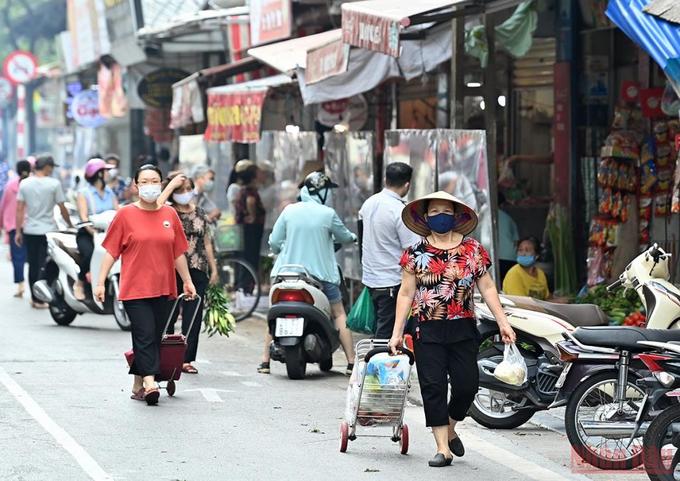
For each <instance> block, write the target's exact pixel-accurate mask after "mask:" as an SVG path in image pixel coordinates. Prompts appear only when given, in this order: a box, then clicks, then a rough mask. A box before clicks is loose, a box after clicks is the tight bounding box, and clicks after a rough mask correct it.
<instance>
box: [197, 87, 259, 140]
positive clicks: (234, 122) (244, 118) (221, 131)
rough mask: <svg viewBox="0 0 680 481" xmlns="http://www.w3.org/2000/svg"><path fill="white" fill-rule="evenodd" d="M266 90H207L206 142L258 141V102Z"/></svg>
mask: <svg viewBox="0 0 680 481" xmlns="http://www.w3.org/2000/svg"><path fill="white" fill-rule="evenodd" d="M266 97H267V89H263V90H252V91H248V92H234V93H208V128H207V129H206V130H205V140H207V141H208V142H223V141H230V142H241V143H254V142H257V141H259V140H260V122H261V119H262V105H263V104H264V100H265V98H266Z"/></svg>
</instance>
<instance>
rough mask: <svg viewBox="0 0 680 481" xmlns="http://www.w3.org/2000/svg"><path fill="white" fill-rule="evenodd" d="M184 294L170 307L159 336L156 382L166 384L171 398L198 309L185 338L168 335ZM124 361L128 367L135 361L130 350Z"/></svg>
mask: <svg viewBox="0 0 680 481" xmlns="http://www.w3.org/2000/svg"><path fill="white" fill-rule="evenodd" d="M184 297H185V296H184V294H180V295H179V296H178V297H177V299H176V300H175V303H174V304H173V305H172V309H171V310H170V315H169V316H168V322H166V323H165V328H164V329H163V334H162V336H161V347H160V374H158V375H156V381H157V382H159V383H160V382H166V385H165V390H166V391H167V392H168V396H173V395H174V394H175V391H176V389H177V385H176V384H175V381H178V380H179V378H180V376H181V375H182V365H183V364H184V355H185V354H186V351H187V336H188V335H189V333H190V332H191V328H192V327H193V325H194V322H196V316H197V314H198V311H199V309H195V310H194V315H193V317H192V318H191V323H190V324H189V329H188V330H187V336H185V335H184V334H182V333H181V331H180V334H168V329H169V328H170V323H171V322H172V318H173V317H174V315H175V312H176V311H177V308H178V307H179V301H181V300H182V299H184ZM192 301H193V302H199V303H200V302H201V301H202V299H201V296H199V295H196V297H195V298H194V299H192ZM125 359H127V362H128V366H132V363H133V362H134V360H135V354H134V352H133V351H132V350H130V351H128V352H126V353H125Z"/></svg>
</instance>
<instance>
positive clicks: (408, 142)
mask: <svg viewBox="0 0 680 481" xmlns="http://www.w3.org/2000/svg"><path fill="white" fill-rule="evenodd" d="M385 142H386V146H385V154H384V162H383V165H384V167H387V165H388V164H390V163H392V162H397V161H399V162H405V163H407V164H409V165H410V166H411V167H412V168H413V180H412V182H411V185H412V186H413V187H412V188H411V191H410V192H409V198H410V199H415V198H418V197H422V196H423V195H426V194H429V193H432V192H433V191H436V190H443V191H446V192H448V193H450V194H452V195H455V196H456V197H458V198H459V199H461V200H462V201H463V202H465V203H466V204H468V205H469V206H470V207H472V208H473V209H474V210H475V211H476V212H477V214H478V216H479V224H478V225H477V229H475V231H474V232H473V233H471V234H470V235H471V236H473V237H475V238H476V239H478V240H479V241H480V242H481V243H482V245H484V247H486V249H487V250H488V251H489V253H490V254H491V255H492V256H493V248H494V246H493V231H492V221H491V209H490V201H489V170H488V164H487V155H486V134H485V132H484V131H483V130H449V129H436V130H415V129H413V130H388V131H386V132H385Z"/></svg>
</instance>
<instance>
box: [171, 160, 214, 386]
mask: <svg viewBox="0 0 680 481" xmlns="http://www.w3.org/2000/svg"><path fill="white" fill-rule="evenodd" d="M194 188H195V186H194V182H193V180H191V179H189V178H187V177H186V176H185V175H183V174H181V173H179V172H174V173H172V174H170V176H169V177H168V182H167V185H166V188H165V189H163V194H162V195H161V198H159V199H158V203H159V204H162V203H164V202H165V201H166V199H169V200H170V203H171V204H172V206H173V207H174V208H175V211H176V212H177V215H178V216H179V219H180V221H181V222H182V228H183V229H184V234H185V235H186V238H187V241H188V242H189V248H188V250H187V252H186V253H185V256H186V258H187V263H188V264H189V274H190V276H191V281H192V282H193V284H194V286H195V287H196V292H197V293H198V295H199V296H201V300H200V301H198V300H197V301H194V302H191V303H186V304H184V307H183V308H182V334H184V335H185V336H186V337H187V350H186V354H185V356H184V364H183V366H182V372H186V373H189V374H198V370H197V369H196V368H195V367H194V366H193V364H192V363H193V362H194V361H195V360H196V353H197V352H198V337H199V334H200V332H201V319H203V307H204V301H203V299H205V292H206V290H207V289H208V285H209V284H211V285H215V284H217V282H218V281H219V275H218V270H217V262H216V260H215V252H214V250H213V243H212V238H211V235H210V227H209V225H210V221H209V220H208V216H207V214H206V213H205V212H204V211H203V209H201V208H200V207H196V206H195V205H194V204H193V202H192V201H193V199H194ZM176 277H177V290H178V291H183V290H184V282H183V281H182V278H181V277H180V276H179V275H177V276H176ZM196 309H198V313H197V314H196V319H197V320H198V321H197V322H194V324H193V326H192V328H191V332H189V326H190V325H191V320H192V319H193V318H194V312H196ZM177 316H178V313H177V312H176V313H175V317H174V319H173V321H172V323H171V329H172V332H174V325H175V322H176V321H177Z"/></svg>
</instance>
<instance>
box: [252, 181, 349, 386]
mask: <svg viewBox="0 0 680 481" xmlns="http://www.w3.org/2000/svg"><path fill="white" fill-rule="evenodd" d="M335 187H337V185H336V184H334V183H333V182H331V180H330V179H329V178H328V176H326V174H324V173H322V172H313V173H311V174H309V175H308V176H307V178H306V179H305V184H304V187H303V188H302V190H301V191H300V200H301V202H298V203H295V204H291V205H288V206H286V208H285V209H284V210H283V212H281V215H280V216H279V218H278V219H277V220H276V223H275V224H274V228H273V229H272V233H271V236H270V237H269V246H270V247H271V249H272V251H273V252H274V253H275V254H278V258H277V259H276V262H275V263H274V267H273V269H272V273H271V276H272V278H273V277H276V275H277V274H278V273H279V271H280V270H281V268H282V267H283V266H285V265H288V264H298V265H302V266H304V267H305V268H306V269H307V271H308V272H309V273H310V274H312V275H313V276H314V277H316V278H318V279H319V280H320V281H321V282H322V284H323V292H324V294H326V297H328V301H329V302H330V303H331V311H332V314H333V319H334V320H335V325H336V327H337V328H338V330H339V331H340V343H341V344H342V348H343V350H344V351H345V356H347V374H348V375H349V374H351V373H352V368H353V367H354V366H353V360H354V346H353V344H352V334H351V333H350V331H349V329H347V326H346V325H345V323H346V321H347V316H346V314H345V308H344V307H343V305H342V294H341V292H340V282H341V280H340V273H339V272H338V265H337V262H336V260H335V249H334V244H335V243H339V244H346V243H349V242H355V241H356V240H357V236H356V235H355V234H353V233H352V232H350V231H349V229H347V227H345V224H343V222H342V220H340V217H338V214H337V213H336V212H335V210H333V209H332V208H331V207H328V205H329V204H331V199H332V192H333V191H332V189H333V188H335ZM271 340H272V339H271V336H270V335H269V332H267V336H266V339H265V349H264V355H263V361H262V364H260V367H259V368H258V372H260V373H263V374H269V372H270V368H269V361H270V356H269V344H270V343H271Z"/></svg>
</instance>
